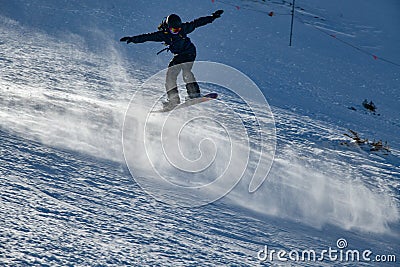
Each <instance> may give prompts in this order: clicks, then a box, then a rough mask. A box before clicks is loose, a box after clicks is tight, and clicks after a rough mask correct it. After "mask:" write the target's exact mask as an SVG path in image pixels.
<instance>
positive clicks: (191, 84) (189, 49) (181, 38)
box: [120, 10, 224, 109]
mask: <svg viewBox="0 0 400 267" xmlns="http://www.w3.org/2000/svg"><path fill="white" fill-rule="evenodd" d="M223 12H224V11H223V10H217V11H215V12H214V13H213V14H212V15H211V16H205V17H200V18H198V19H195V20H193V21H191V22H185V23H182V20H181V18H180V17H179V16H178V15H176V14H171V15H169V16H168V17H167V18H166V19H165V20H164V21H163V22H162V23H161V24H160V25H159V26H158V31H157V32H153V33H146V34H141V35H136V36H132V37H129V36H127V37H122V38H121V39H120V41H121V42H126V43H127V44H129V43H135V44H136V43H144V42H147V41H154V42H164V43H165V44H166V45H168V48H166V50H169V51H171V52H172V53H173V54H174V57H173V59H172V60H171V61H170V63H169V65H168V70H167V75H166V81H165V88H166V90H167V96H168V99H167V102H164V103H163V105H164V109H173V108H174V107H175V106H176V105H178V104H180V98H179V92H178V87H177V77H178V75H179V73H180V72H181V70H182V72H183V74H182V75H183V80H184V82H185V83H186V90H187V93H188V96H189V98H190V99H192V98H197V97H200V96H201V95H200V88H199V85H198V84H197V82H196V80H195V77H194V75H193V73H192V67H193V62H194V60H195V59H196V47H195V46H194V44H193V43H192V42H191V41H190V38H189V37H187V35H188V34H189V33H191V32H193V31H194V30H195V29H196V28H198V27H201V26H204V25H206V24H208V23H212V22H213V21H214V20H215V19H216V18H219V17H221V14H222V13H223ZM160 52H161V51H160ZM183 63H185V64H183ZM173 66H175V67H173Z"/></svg>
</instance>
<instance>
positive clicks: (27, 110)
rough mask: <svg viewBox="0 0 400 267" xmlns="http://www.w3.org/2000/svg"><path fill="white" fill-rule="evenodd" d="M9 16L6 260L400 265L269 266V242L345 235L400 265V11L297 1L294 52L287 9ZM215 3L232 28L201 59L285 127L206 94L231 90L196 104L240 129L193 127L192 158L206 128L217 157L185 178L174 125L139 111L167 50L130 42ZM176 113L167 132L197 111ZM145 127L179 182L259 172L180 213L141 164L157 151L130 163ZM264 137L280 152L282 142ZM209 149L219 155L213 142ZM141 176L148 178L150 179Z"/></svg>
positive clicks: (129, 5)
mask: <svg viewBox="0 0 400 267" xmlns="http://www.w3.org/2000/svg"><path fill="white" fill-rule="evenodd" d="M0 6H1V10H0V28H1V31H0V36H1V37H0V67H1V72H0V77H1V78H0V90H1V93H0V103H1V104H0V119H1V121H0V122H1V124H0V142H1V143H0V144H1V146H0V149H1V150H0V151H1V152H0V175H1V177H0V187H1V190H0V222H1V223H0V264H1V265H9V266H21V265H22V266H24V265H36V266H40V265H44V266H57V265H60V266H65V265H77V266H96V265H97V266H99V265H112V266H123V265H129V266H258V265H267V266H269V265H275V264H276V265H282V266H338V265H343V266H381V265H382V266H396V263H395V262H386V263H381V262H379V263H378V262H376V261H371V262H367V261H363V262H351V261H346V260H342V261H340V260H338V259H336V260H329V258H328V257H325V260H324V261H316V262H315V261H294V260H289V261H286V262H284V261H279V260H278V259H277V254H275V255H274V261H272V262H271V260H270V259H268V260H266V261H261V260H260V259H259V256H264V255H263V253H260V251H261V250H263V249H264V248H265V246H267V247H268V249H269V250H270V251H271V250H276V251H278V250H283V251H286V252H288V253H289V252H290V251H298V252H301V251H303V250H315V251H317V252H321V251H322V250H325V249H326V250H328V249H329V247H331V248H332V249H337V250H338V246H337V241H338V240H339V239H341V238H344V239H345V240H346V241H347V243H348V246H347V247H346V248H344V249H342V250H341V251H343V252H346V249H350V250H358V251H360V252H362V251H365V250H371V251H372V256H371V257H370V258H371V259H372V260H374V259H376V258H375V256H377V255H387V256H388V255H396V256H397V262H398V261H399V260H400V259H399V257H400V255H399V254H398V251H400V242H399V241H400V238H399V235H400V227H399V219H400V213H399V207H400V194H399V190H400V158H399V157H400V135H399V134H398V133H399V130H400V120H399V118H400V108H399V103H400V90H399V89H400V88H399V85H400V66H398V65H396V64H400V48H399V46H398V45H397V44H398V43H399V41H400V36H398V26H399V25H400V17H399V16H398V15H397V14H398V12H399V11H400V3H399V2H398V1H396V0H386V1H376V0H367V1H365V0H364V1H361V0H352V1H344V0H341V1H334V3H333V2H332V3H331V2H326V3H325V2H321V1H316V0H303V1H296V15H297V19H296V20H295V24H294V36H293V37H294V39H293V46H292V47H288V42H289V39H288V36H289V26H290V16H288V14H290V9H291V7H290V5H289V3H288V2H286V1H244V0H243V1H239V0H225V1H218V0H216V1H206V0H204V1H203V0H202V1H195V0H193V1H175V0H173V1H134V2H133V1H126V0H119V1H111V2H110V1H103V0H100V1H99V0H97V1H94V0H93V1H92V0H88V1H50V0H34V1H27V0H13V1H9V0H0ZM217 9H224V10H225V13H224V14H223V15H222V18H221V19H218V20H216V21H215V22H214V23H213V24H211V25H207V26H205V27H203V28H200V29H197V30H196V31H195V32H193V33H192V34H191V35H190V37H191V39H192V41H193V42H194V43H195V44H196V46H197V50H198V60H205V61H215V62H219V63H223V64H226V65H228V66H230V67H233V68H235V69H238V70H239V71H241V72H242V73H244V74H245V75H247V76H248V77H249V78H251V79H252V80H253V81H254V82H255V84H257V86H258V87H259V88H260V89H261V91H262V93H263V94H264V96H265V98H266V99H267V101H268V103H269V105H270V110H271V111H272V114H273V121H272V118H271V117H270V115H269V113H268V111H269V109H268V107H267V106H260V105H258V104H255V103H252V102H249V103H247V105H250V106H251V107H252V108H253V110H252V112H249V111H248V107H246V104H245V103H243V102H241V101H238V99H237V98H235V96H234V95H231V94H229V93H228V92H227V91H224V89H223V88H219V87H207V85H204V87H203V89H204V90H205V91H206V90H211V91H218V93H220V96H221V97H220V100H219V101H216V102H215V103H207V104H204V105H202V106H201V105H198V106H197V108H199V109H200V111H196V112H203V113H205V114H207V112H208V113H210V114H212V115H213V116H215V117H216V118H222V121H224V122H226V123H227V125H228V126H227V131H228V133H229V135H225V133H224V131H220V130H218V129H219V128H218V123H217V124H212V125H208V126H205V125H204V123H202V122H204V120H203V121H202V120H199V121H197V122H196V123H194V124H191V125H190V127H189V130H188V131H182V133H180V134H182V136H181V140H180V142H181V143H180V145H181V146H182V147H179V152H183V154H185V155H189V159H191V157H192V156H193V157H194V158H196V157H198V156H199V155H198V154H199V151H198V150H197V146H198V145H199V143H202V141H201V140H202V139H201V137H202V136H207V137H212V138H214V139H215V140H214V143H213V144H214V145H215V146H216V147H217V148H218V153H216V160H217V161H216V164H214V165H215V166H214V165H213V166H212V167H213V168H211V169H209V170H208V172H199V173H200V174H199V175H194V174H192V173H190V174H188V173H187V172H186V174H184V173H182V172H177V171H175V170H173V169H174V168H171V166H168V164H167V161H166V160H165V159H164V158H162V157H157V155H158V152H160V151H161V152H162V151H163V150H160V148H159V147H157V146H156V144H157V142H155V141H157V135H155V133H156V131H155V130H154V129H155V127H157V126H160V125H161V123H162V120H161V119H162V118H163V115H160V116H159V115H156V116H155V115H151V116H150V117H147V115H148V114H147V113H146V112H144V110H145V109H146V108H149V106H148V105H147V102H146V101H147V100H148V99H147V98H145V97H144V98H143V99H139V100H140V101H139V102H140V103H141V104H140V105H138V104H137V103H136V102H134V101H133V102H131V104H130V105H129V103H130V101H131V98H132V96H133V95H134V94H135V93H136V97H138V95H139V96H141V97H143V96H146V95H147V96H152V97H156V98H158V97H159V96H161V93H162V91H163V81H162V79H161V80H160V82H159V84H155V85H154V90H153V89H152V88H150V89H149V88H144V87H142V85H143V83H144V82H145V81H146V80H147V79H148V78H150V77H151V76H152V75H154V74H156V73H157V72H159V71H160V70H162V69H164V68H165V66H167V64H168V61H169V60H170V58H171V55H170V54H168V53H163V54H161V55H159V56H156V52H157V51H159V50H160V49H162V48H163V47H162V46H161V45H160V44H157V43H146V44H137V45H133V44H130V45H129V46H128V45H126V44H124V43H120V42H119V38H120V37H122V36H126V35H136V34H140V33H144V32H151V31H154V30H155V29H156V26H157V25H158V23H159V22H160V21H161V19H162V18H163V17H165V16H166V15H168V14H170V13H172V12H174V13H177V14H179V15H181V16H182V18H183V19H184V20H191V19H193V18H196V17H199V16H203V15H208V14H211V13H212V12H213V11H215V10H217ZM270 11H274V13H275V15H274V16H272V17H270V16H268V13H269V12H270ZM330 34H331V35H333V36H330ZM371 55H376V56H377V59H374V58H373V57H372V56H371ZM388 61H390V62H388ZM393 63H394V64H393ZM197 75H198V76H199V77H200V73H197ZM182 92H183V90H182ZM182 96H184V93H182ZM364 99H368V100H369V101H371V100H372V101H373V102H374V103H375V104H376V106H377V107H378V109H377V112H376V114H375V115H374V114H372V113H371V112H369V111H367V110H365V109H364V108H363V107H362V105H361V103H362V101H363V100H364ZM136 100H137V98H136ZM132 103H134V104H135V105H133V106H132ZM151 104H154V102H153V103H151ZM224 105H225V106H226V107H228V108H223V107H224ZM128 107H129V109H128ZM349 107H354V109H356V110H354V109H349ZM229 108H230V109H229ZM127 110H128V112H127ZM136 110H137V112H135V111H136ZM232 110H233V111H234V112H233V113H235V112H236V113H237V114H238V115H239V117H238V118H239V123H234V119H235V118H234V114H233V113H232ZM203 113H201V114H203ZM125 114H127V118H126V117H125ZM260 114H261V115H260ZM378 114H379V115H378ZM255 115H258V118H257V119H258V120H259V121H258V122H259V124H257V123H253V122H254V121H255V117H257V116H255ZM174 116H176V117H174V118H172V122H170V125H174V123H178V122H180V121H183V122H185V121H187V120H188V119H187V116H190V112H189V111H186V112H183V110H182V113H181V114H179V113H177V114H175V115H174ZM130 118H133V121H134V123H133V124H129V122H130V121H129V119H130ZM124 120H125V123H124ZM240 120H241V121H240ZM240 122H243V123H244V124H243V125H244V128H241V126H243V125H241V123H240ZM135 123H136V124H135ZM142 123H147V125H148V126H149V127H150V130H152V131H153V130H154V132H152V131H151V132H150V133H151V134H150V136H147V137H146V138H148V139H146V140H147V141H148V143H147V145H150V148H151V149H150V150H148V151H147V152H149V154H148V155H149V157H151V156H154V155H155V162H153V163H154V164H155V166H156V167H157V168H159V171H160V173H162V174H165V175H167V176H170V178H171V179H172V180H173V182H174V183H179V184H180V185H194V184H196V185H197V184H199V183H200V184H201V183H202V182H204V181H202V179H205V180H206V181H207V182H209V181H208V180H207V179H211V180H212V179H214V177H213V175H216V173H217V172H218V171H219V170H220V168H222V167H223V166H225V165H224V163H223V162H222V163H219V161H218V160H224V159H230V160H231V162H233V163H234V164H235V166H234V167H237V168H238V169H239V167H238V166H240V164H241V163H242V162H243V161H246V160H247V159H250V161H249V162H248V168H247V169H246V171H244V176H243V177H242V179H241V181H240V182H238V184H237V185H236V186H235V188H234V189H233V190H232V191H231V192H229V194H227V195H226V196H225V197H223V198H222V199H220V200H218V201H216V202H213V203H211V204H208V205H204V206H201V207H194V208H180V207H176V206H174V205H170V204H168V203H165V202H161V201H158V199H159V198H160V196H159V195H158V196H157V194H156V198H154V194H149V192H146V191H148V190H143V189H146V188H143V184H140V182H143V181H142V180H140V179H139V180H138V178H140V177H135V178H136V180H135V179H134V178H133V177H132V174H133V175H135V171H138V170H132V168H131V167H132V165H131V164H133V165H135V163H136V164H138V162H141V160H143V159H142V158H140V159H139V158H138V159H137V160H136V158H135V157H129V155H128V158H127V159H125V157H124V151H125V156H127V154H126V153H127V151H129V147H128V149H127V147H126V146H127V144H126V140H125V146H124V147H123V142H122V136H123V135H124V136H126V131H127V127H128V130H132V133H134V134H133V135H132V136H131V138H132V140H130V139H128V141H131V143H129V144H133V143H134V142H137V141H140V140H142V138H143V137H142V136H141V132H140V131H138V129H139V128H137V127H136V126H137V125H141V124H142ZM273 124H275V126H276V151H275V155H274V160H273V163H272V168H271V170H270V172H269V176H268V178H267V179H266V181H264V183H262V184H261V186H260V187H259V188H258V190H256V191H255V192H254V193H249V183H251V182H250V181H251V178H252V173H251V172H252V171H254V166H255V165H257V162H258V161H257V157H256V156H257V155H259V152H260V146H259V145H260V143H259V140H257V138H256V137H257V133H258V131H262V132H263V133H264V134H265V135H264V136H266V137H268V138H269V137H271V136H272V135H274V134H275V129H272V126H273ZM135 125H136V126H135ZM124 126H125V128H124ZM263 126H264V127H263ZM265 126H267V127H265ZM129 127H132V128H129ZM243 129H244V130H243ZM348 129H352V130H354V131H357V132H358V133H360V136H362V137H364V138H368V139H370V140H373V139H376V140H379V139H382V140H383V141H388V143H389V146H390V150H391V152H390V154H389V155H384V153H372V152H370V151H368V150H367V149H361V148H359V147H357V146H344V145H341V143H342V142H344V141H347V140H348V138H346V137H345V136H344V135H343V134H344V133H348ZM124 131H125V132H124ZM241 131H243V133H246V134H249V139H250V146H249V148H250V151H249V155H250V156H249V157H248V155H247V154H246V153H241V152H242V151H246V150H242V147H241V146H240V149H239V150H238V151H239V152H240V153H238V154H233V155H234V157H231V158H230V157H229V155H230V154H229V153H230V150H229V149H230V148H231V147H230V146H229V144H228V145H227V141H231V140H236V139H237V140H241V138H240V136H241V135H240V134H242V132H241ZM210 132H211V133H212V134H210ZM130 133H131V132H130ZM228 137H229V138H232V139H228ZM235 138H236V139H235ZM254 138H255V141H254V140H253V139H254ZM268 138H267V139H268ZM268 140H272V139H268ZM241 141H243V140H241ZM274 141H275V140H274ZM129 144H128V146H129ZM202 144H203V143H202ZM240 144H241V145H242V143H240ZM266 144H267V145H266V146H267V147H266V148H267V151H270V150H268V149H270V148H271V147H272V146H273V145H275V143H274V142H267V143H266ZM203 145H204V146H201V147H200V149H203V150H204V151H206V152H207V151H213V149H215V148H216V147H214V146H207V143H204V144H203ZM181 149H182V150H181ZM177 151H178V148H177ZM133 155H136V154H133ZM264 156H265V157H268V156H271V154H269V155H268V154H267V155H264ZM189 161H190V160H189ZM228 161H229V160H228ZM266 162H268V161H266ZM221 166H222V167H221ZM265 166H268V164H267V163H266V164H265ZM140 167H141V168H138V169H140V170H139V173H140V176H143V178H145V179H146V178H147V179H148V178H151V175H152V174H153V172H152V171H150V170H148V169H146V168H145V165H142V166H140ZM222 169H223V168H222ZM235 170H236V169H233V171H234V172H235ZM130 171H132V173H131V172H130ZM202 175H203V176H202ZM138 182H139V183H138ZM218 190H221V188H214V191H213V192H210V195H212V194H213V193H215V192H217V193H218ZM164 193H165V192H164ZM174 193H175V192H174V191H171V192H168V194H170V195H169V196H168V197H171V196H173V195H174ZM185 197H187V196H185ZM167 202H168V201H167ZM339 251H340V250H339ZM286 256H287V255H286Z"/></svg>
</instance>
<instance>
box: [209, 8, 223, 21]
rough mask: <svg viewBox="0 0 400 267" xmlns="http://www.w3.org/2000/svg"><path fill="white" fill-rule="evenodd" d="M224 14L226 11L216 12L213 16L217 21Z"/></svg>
mask: <svg viewBox="0 0 400 267" xmlns="http://www.w3.org/2000/svg"><path fill="white" fill-rule="evenodd" d="M222 13H224V11H223V10H222V9H220V10H217V11H215V12H214V13H212V16H213V17H214V18H215V19H217V18H219V17H221V15H222Z"/></svg>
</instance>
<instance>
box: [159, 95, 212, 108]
mask: <svg viewBox="0 0 400 267" xmlns="http://www.w3.org/2000/svg"><path fill="white" fill-rule="evenodd" d="M217 98H218V94H217V93H209V94H206V95H203V96H201V97H198V98H193V99H189V100H186V101H185V102H183V103H181V104H179V105H177V106H175V107H174V108H172V109H170V108H168V109H160V110H154V111H151V113H162V112H169V111H172V110H175V109H181V108H186V107H190V106H193V105H196V104H199V103H203V102H207V101H210V100H213V99H217Z"/></svg>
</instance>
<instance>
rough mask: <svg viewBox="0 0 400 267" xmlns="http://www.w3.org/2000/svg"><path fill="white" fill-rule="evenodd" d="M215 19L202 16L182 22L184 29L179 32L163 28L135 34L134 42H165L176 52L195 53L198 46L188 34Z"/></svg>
mask: <svg viewBox="0 0 400 267" xmlns="http://www.w3.org/2000/svg"><path fill="white" fill-rule="evenodd" d="M215 19H216V18H215V17H214V16H206V17H200V18H198V19H195V20H193V21H191V22H185V23H182V26H181V28H182V29H181V30H180V32H179V33H178V34H172V33H171V32H170V31H169V30H161V31H157V32H152V33H145V34H141V35H137V36H133V37H132V42H133V43H144V42H147V41H153V42H165V43H166V44H167V45H169V50H170V51H171V52H172V53H174V54H195V53H196V48H195V46H194V44H193V43H192V42H191V41H190V38H189V37H187V35H188V34H189V33H191V32H193V31H194V30H195V29H196V28H198V27H201V26H204V25H206V24H208V23H212V22H213V21H214V20H215Z"/></svg>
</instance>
